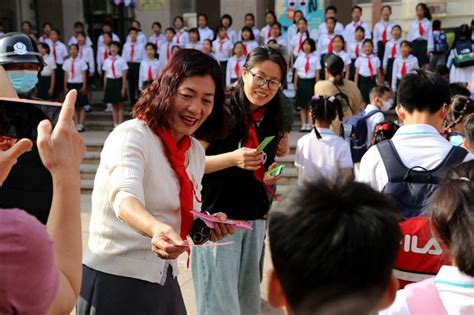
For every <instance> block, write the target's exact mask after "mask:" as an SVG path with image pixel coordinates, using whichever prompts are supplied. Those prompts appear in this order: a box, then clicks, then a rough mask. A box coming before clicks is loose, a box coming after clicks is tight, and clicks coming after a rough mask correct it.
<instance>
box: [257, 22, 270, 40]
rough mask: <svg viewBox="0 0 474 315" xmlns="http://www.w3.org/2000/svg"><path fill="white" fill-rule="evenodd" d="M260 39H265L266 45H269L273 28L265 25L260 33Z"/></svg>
mask: <svg viewBox="0 0 474 315" xmlns="http://www.w3.org/2000/svg"><path fill="white" fill-rule="evenodd" d="M260 37H261V38H263V42H264V43H267V41H268V40H269V39H270V38H272V26H271V25H265V27H263V28H262V30H261V31H260Z"/></svg>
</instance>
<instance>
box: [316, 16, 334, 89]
mask: <svg viewBox="0 0 474 315" xmlns="http://www.w3.org/2000/svg"><path fill="white" fill-rule="evenodd" d="M326 26H327V34H325V35H321V37H320V38H319V40H318V46H317V48H316V51H317V53H318V55H319V60H320V62H321V67H320V68H321V73H320V76H319V78H318V80H319V79H321V80H324V79H325V71H324V69H325V66H324V57H325V56H326V55H327V54H332V52H333V51H334V44H333V41H334V38H335V36H336V34H335V33H334V28H335V27H336V19H335V18H334V17H328V18H326Z"/></svg>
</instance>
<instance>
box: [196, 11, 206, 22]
mask: <svg viewBox="0 0 474 315" xmlns="http://www.w3.org/2000/svg"><path fill="white" fill-rule="evenodd" d="M201 16H202V17H203V18H204V19H205V20H206V22H207V21H208V18H207V14H206V13H199V14H198V16H197V18H198V19H199V18H200V17H201Z"/></svg>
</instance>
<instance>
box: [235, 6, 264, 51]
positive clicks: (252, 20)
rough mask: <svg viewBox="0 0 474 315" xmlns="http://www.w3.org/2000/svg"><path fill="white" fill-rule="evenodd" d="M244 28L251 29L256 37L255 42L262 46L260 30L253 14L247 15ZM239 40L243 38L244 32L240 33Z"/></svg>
mask: <svg viewBox="0 0 474 315" xmlns="http://www.w3.org/2000/svg"><path fill="white" fill-rule="evenodd" d="M244 26H248V27H250V29H251V30H252V33H253V35H254V37H255V41H256V42H257V44H259V46H260V43H261V40H260V30H259V29H258V28H257V27H256V26H255V16H254V15H253V13H247V14H245V20H244ZM238 37H239V38H242V30H241V31H240V32H239V36H238Z"/></svg>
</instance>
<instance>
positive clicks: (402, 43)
mask: <svg viewBox="0 0 474 315" xmlns="http://www.w3.org/2000/svg"><path fill="white" fill-rule="evenodd" d="M402 46H408V47H410V48H411V43H410V42H409V41H407V40H402V41H401V42H400V47H402Z"/></svg>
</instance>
